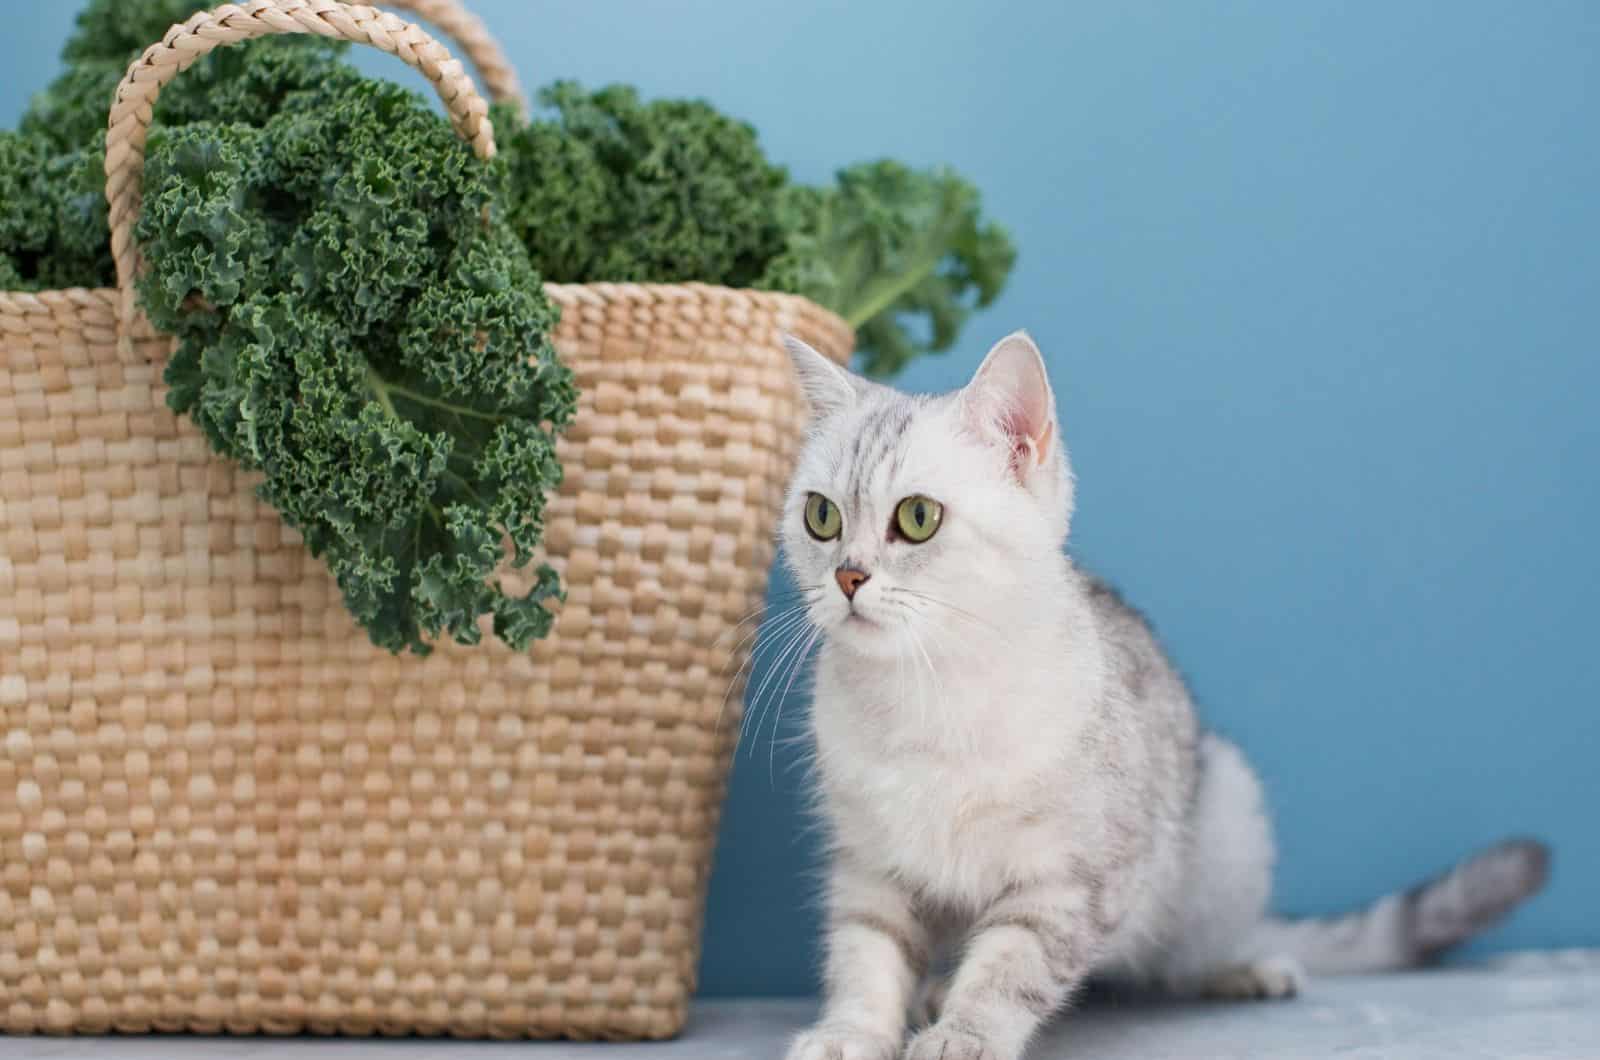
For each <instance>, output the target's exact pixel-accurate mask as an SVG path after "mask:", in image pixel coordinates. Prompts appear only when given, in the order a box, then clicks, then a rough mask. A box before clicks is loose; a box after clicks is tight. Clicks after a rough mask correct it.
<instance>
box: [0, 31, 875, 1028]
mask: <svg viewBox="0 0 1600 1060" xmlns="http://www.w3.org/2000/svg"><path fill="white" fill-rule="evenodd" d="M413 6H417V5H413ZM434 6H435V7H437V6H438V5H437V4H435V5H434ZM291 27H298V28H291ZM269 31H270V32H281V31H291V32H305V31H312V32H325V31H327V32H331V33H333V34H335V35H340V36H347V37H350V38H351V39H356V40H361V41H364V42H367V43H378V44H379V45H380V46H384V44H385V43H387V44H392V45H393V47H387V48H386V50H389V51H392V52H394V53H395V54H397V55H400V56H401V57H402V58H406V59H407V60H408V61H412V60H415V62H414V65H417V66H418V67H419V68H420V69H423V70H424V72H425V73H427V74H428V75H429V76H430V79H432V80H433V81H434V82H435V83H436V84H437V85H439V86H440V92H441V96H443V98H445V99H446V100H447V103H448V104H449V108H450V110H451V112H452V114H453V115H454V117H455V121H456V125H457V128H458V129H459V130H460V131H461V132H462V134H463V136H464V137H465V138H467V139H468V140H469V141H471V142H473V143H474V144H475V145H477V146H478V147H479V150H480V152H485V151H487V150H492V143H493V136H492V132H491V131H490V130H489V129H488V124H487V121H486V120H485V119H484V117H483V114H484V110H483V105H482V101H481V99H479V97H478V96H477V93H476V92H475V91H474V90H473V89H472V88H471V86H470V84H468V83H466V82H465V81H464V79H463V78H462V76H461V73H460V67H459V66H458V65H456V64H454V61H453V60H449V59H448V57H447V56H444V57H441V56H442V49H440V48H439V46H438V45H437V44H435V43H433V42H432V41H431V39H428V38H427V37H426V35H425V34H422V33H421V32H420V31H418V30H416V29H414V28H413V27H410V26H406V25H405V24H404V23H402V22H400V21H399V20H398V19H396V18H394V16H391V15H381V14H379V13H378V12H375V11H373V10H372V9H370V8H355V7H350V8H346V7H343V6H342V5H338V4H334V3H332V2H330V0H255V2H253V3H249V4H245V5H241V6H239V7H227V8H222V9H219V10H218V11H217V12H215V13H213V14H212V15H209V16H197V18H196V19H194V20H191V22H190V23H189V24H187V25H186V27H175V29H174V31H173V33H172V34H169V36H168V38H167V41H166V42H165V43H164V44H163V45H162V46H161V47H159V48H156V49H152V52H151V53H149V54H147V55H146V56H145V58H144V59H142V60H141V61H140V62H139V63H137V64H135V66H134V68H133V69H132V70H131V71H130V74H129V80H128V82H126V83H125V86H124V88H125V91H124V92H123V93H122V94H121V95H120V98H119V102H118V104H117V110H116V112H115V114H116V115H117V116H120V117H121V118H122V119H123V120H124V121H125V122H126V123H127V124H126V125H125V126H124V127H123V130H124V131H123V133H122V134H121V135H120V136H114V140H115V142H114V143H113V146H112V149H111V153H110V157H109V158H108V169H109V170H110V171H111V173H112V177H111V181H110V185H109V188H108V194H109V196H110V198H111V200H112V202H113V204H119V203H120V204H121V205H120V209H121V210H122V211H123V213H122V214H121V217H120V220H121V226H120V230H121V237H122V242H121V244H120V245H118V246H116V249H117V256H118V260H119V266H120V267H125V268H132V267H133V266H134V265H135V264H136V255H135V254H134V252H133V248H132V247H131V244H130V243H129V242H128V241H127V239H126V227H127V223H128V222H129V221H131V219H132V216H133V215H134V213H136V209H137V206H136V202H137V165H136V163H137V161H140V160H142V150H141V148H140V145H142V141H143V123H144V122H146V121H148V118H149V113H150V104H151V101H152V100H153V92H150V91H146V89H147V88H148V86H150V85H155V86H156V87H157V88H159V84H160V83H164V82H165V80H168V79H170V77H171V76H172V75H173V74H175V73H176V71H177V70H178V69H181V67H182V66H184V65H187V62H188V61H192V58H193V56H194V55H195V54H197V52H198V51H199V50H204V46H203V45H196V44H195V42H196V41H202V42H207V43H209V44H213V45H214V44H218V43H230V42H232V41H234V40H239V39H243V38H244V37H246V36H258V35H260V34H261V33H262V32H269ZM435 75H437V76H435ZM129 115H132V116H133V117H132V118H129V117H128V116H129ZM116 120H117V119H116V118H115V117H114V125H113V128H114V131H115V129H116V128H117V125H116V124H115V123H116ZM135 127H137V128H135ZM114 208H116V207H115V206H114ZM122 275H123V276H124V277H126V276H127V275H128V272H127V271H124V272H123V273H122ZM549 290H550V294H551V295H552V296H553V297H554V298H555V299H556V300H557V301H558V302H559V303H560V304H561V305H562V307H563V316H562V322H561V326H560V329H559V331H558V333H557V335H556V345H557V347H558V349H559V350H560V352H561V354H562V355H563V357H564V358H565V360H566V361H567V363H568V364H569V365H571V367H572V368H573V369H574V371H575V372H576V374H577V377H578V381H579V384H580V385H581V387H582V397H581V402H580V408H579V414H578V416H577V419H576V421H575V424H574V426H573V427H572V429H571V430H570V432H569V433H568V434H567V436H566V437H565V438H564V439H563V441H562V443H561V446H560V455H561V458H562V461H563V463H564V465H565V468H566V479H565V483H564V485H563V487H562V489H561V491H560V495H559V498H557V499H556V500H555V501H553V503H552V506H551V510H550V512H549V529H548V533H547V547H548V551H549V556H550V559H551V561H552V562H553V563H554V564H555V565H556V566H557V567H558V569H560V570H561V571H562V574H563V578H564V581H565V583H566V585H567V588H568V591H569V599H568V602H567V604H566V606H565V607H564V608H563V610H562V613H561V615H560V618H559V620H558V622H557V624H556V631H555V633H554V634H553V635H552V636H551V637H550V638H549V639H547V640H544V641H542V642H539V643H538V644H537V645H536V647H535V648H534V650H533V651H531V652H530V653H527V654H521V655H519V654H516V653H513V652H511V651H510V650H509V649H507V648H505V647H504V646H503V645H502V644H500V642H498V641H496V640H494V639H493V638H488V639H486V641H485V643H484V644H482V645H481V646H478V647H475V648H461V647H457V646H455V645H453V644H451V645H443V646H441V647H440V648H439V650H438V651H436V652H435V653H434V654H433V655H432V656H431V657H429V658H427V659H419V658H416V657H411V656H404V657H392V656H390V655H388V654H387V653H385V652H382V651H380V650H378V649H375V648H373V647H372V646H371V645H370V643H369V642H368V640H367V637H366V635H365V633H363V632H362V631H361V630H360V629H359V628H358V627H357V626H356V625H355V623H354V622H353V621H352V619H351V618H350V617H349V615H348V613H347V612H346V610H345V608H344V606H343V603H342V601H341V600H340V597H339V593H338V590H337V587H336V586H335V584H334V583H333V580H332V578H331V577H330V576H329V574H328V573H327V571H326V569H325V568H324V567H323V566H322V565H321V563H320V562H319V561H317V560H315V559H313V558H312V557H311V556H310V555H309V554H308V553H307V552H306V551H305V549H304V548H303V547H302V545H301V543H300V541H299V539H298V537H297V536H296V535H295V533H294V532H293V531H291V530H289V529H288V528H286V527H285V526H284V525H283V524H282V523H281V522H280V520H279V519H278V517H277V514H276V512H275V511H274V510H273V509H272V508H270V507H269V506H267V505H266V504H264V503H262V502H260V501H258V500H256V498H255V496H254V494H253V492H252V489H253V486H254V477H253V476H251V475H247V474H244V473H242V472H239V471H238V470H236V468H235V467H234V466H233V465H232V464H231V463H229V462H227V461H225V460H223V459H222V458H219V457H217V456H215V455H214V454H213V453H212V452H211V451H210V450H209V449H208V448H207V446H206V444H205V442H204V440H203V438H202V436H201V435H200V433H199V431H198V430H196V429H194V428H193V427H192V426H191V425H190V424H189V423H188V422H187V421H183V420H179V419H177V418H176V417H174V416H173V414H172V413H170V412H169V411H168V409H167V408H166V405H165V403H164V393H163V386H162V384H161V369H162V365H163V363H164V361H165V358H166V357H167V355H168V354H169V352H170V349H171V344H170V342H169V340H167V339H165V338H163V337H160V336H156V335H153V334H152V333H151V332H150V329H149V327H148V325H147V324H145V323H144V322H143V321H142V320H139V319H136V318H127V319H122V318H121V314H122V313H123V312H124V309H125V307H126V305H127V303H126V302H125V300H124V299H123V298H122V296H120V295H119V292H118V291H117V290H115V289H107V290H95V291H86V290H67V291H52V292H45V293H41V294H5V293H0V716H3V720H0V730H3V731H0V1029H4V1030H6V1031H10V1032H28V1031H52V1032H72V1031H78V1032H101V1031H108V1030H117V1031H129V1032H139V1031H157V1030H159V1031H179V1030H188V1031H200V1032H217V1031H228V1032H237V1033H249V1032H261V1031H265V1032H278V1033H284V1032H294V1031H301V1030H309V1031H313V1032H319V1033H349V1034H369V1033H386V1034H388V1033H394V1034H399V1033H424V1034H438V1033H449V1034H455V1035H462V1036H494V1037H523V1036H533V1037H552V1036H568V1037H580V1038H587V1037H605V1038H652V1037H662V1036H667V1035H671V1034H674V1033H676V1032H677V1031H678V1030H679V1029H680V1027H681V1026H682V1023H683V1020H684V1017H685V1014H686V1008H687V1002H688V998H689V995H690V992H691V990H692V987H693V982H694V967H695V962H696V958H697V953H698V936H699V926H700V916H701V911H702V907H703V900H704V890H705V885H706V879H707V875H708V869H709V862H710V854H711V844H712V840H713V836H714V833H715V829H716V824H717V817H718V811H719V807H720V802H721V798H722V794H723V790H724V778H725V773H726V769H727V765H728V756H729V751H730V745H731V741H732V739H733V736H734V734H735V733H736V731H737V728H738V721H737V716H738V710H739V706H738V703H739V700H740V698H741V696H742V691H741V688H740V685H739V682H738V680H737V678H736V676H735V675H736V674H737V673H738V672H739V669H740V664H741V663H742V662H743V661H744V656H743V653H742V652H741V651H740V650H739V649H737V648H736V647H735V642H736V641H737V640H739V638H737V637H735V636H733V635H732V632H733V630H734V628H735V626H736V624H737V623H738V622H739V620H740V619H742V618H743V617H744V616H746V615H747V614H749V613H750V612H751V611H752V610H753V609H755V608H757V607H758V606H759V605H760V602H761V598H762V595H763V592H764V588H765V580H766V576H767V570H768V566H769V563H770V560H771V556H772V533H771V528H772V524H773V521H774V519H775V517H776V513H777V511H778V508H779V503H780V497H781V490H782V487H783V482H784V479H785V477H786V474H787V472H788V469H789V466H790V461H791V457H792V453H793V450H794V447H795V443H796V439H797V437H798V434H799V431H800V429H801V422H800V418H801V405H800V401H801V399H800V397H799V395H798V393H797V391H796V388H795V385H794V382H793V380H792V378H791V375H790V371H789V367H788V362H787V360H786V358H785V356H784V354H783V353H782V350H781V346H780V345H779V335H780V333H781V332H783V331H790V332H793V333H795V334H798V335H800V336H801V337H802V338H805V339H806V340H807V341H809V342H811V343H812V344H813V345H815V346H817V347H818V348H819V349H822V350H825V351H827V352H828V353H830V354H831V355H832V356H834V357H836V358H839V359H841V360H842V359H843V358H844V357H845V356H846V355H847V354H848V351H849V347H850V343H851V336H850V333H849V330H848V329H847V328H846V327H845V325H844V324H843V323H842V322H841V321H840V320H839V319H838V318H837V317H835V316H833V315H832V314H829V313H827V312H825V311H823V310H821V309H819V308H817V307H816V306H814V305H813V304H811V303H810V302H807V301H805V300H803V299H800V298H797V297H793V296H787V295H778V294H766V293H758V292H751V291H733V290H727V289H722V288H714V287H706V286H697V285H682V286H677V285H673V286H665V285H658V286H635V285H610V284H592V285H584V286H552V287H550V288H549ZM725 703H726V704H727V708H726V712H725V713H724V704H725Z"/></svg>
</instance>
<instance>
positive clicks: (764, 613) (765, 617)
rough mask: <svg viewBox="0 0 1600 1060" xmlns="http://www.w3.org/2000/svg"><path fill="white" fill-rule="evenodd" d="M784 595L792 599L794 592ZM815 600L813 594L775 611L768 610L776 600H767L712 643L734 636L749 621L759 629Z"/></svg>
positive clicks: (809, 604) (741, 643) (741, 642)
mask: <svg viewBox="0 0 1600 1060" xmlns="http://www.w3.org/2000/svg"><path fill="white" fill-rule="evenodd" d="M798 591H799V592H804V593H810V592H820V591H821V590H820V589H819V590H810V589H803V590H798ZM785 596H787V597H788V599H790V600H792V599H794V596H795V594H793V593H790V594H785ZM815 600H816V597H815V596H806V597H805V599H803V600H802V601H801V602H800V603H797V604H790V605H789V606H788V607H784V608H781V609H779V610H778V611H777V612H775V613H769V610H770V608H771V607H772V604H773V603H775V602H777V601H769V602H767V603H763V604H762V605H761V606H760V607H758V608H756V609H755V610H754V611H751V612H750V613H749V614H747V615H745V616H744V617H743V618H741V619H739V621H737V622H735V623H734V624H733V626H732V627H731V628H729V629H728V630H727V631H725V632H723V633H721V634H719V635H718V637H717V639H716V640H715V641H714V642H713V643H714V644H721V643H722V642H723V641H725V640H727V639H730V638H732V637H733V636H735V635H736V634H737V633H738V632H739V630H740V629H742V628H743V627H744V626H747V625H749V624H750V623H751V622H754V623H755V624H756V629H757V630H758V631H759V630H760V629H761V626H762V624H763V623H764V622H768V621H776V620H777V619H779V618H782V617H783V616H784V615H791V614H793V613H794V612H796V611H800V610H804V609H805V608H807V607H810V606H811V604H812V603H814V602H815ZM748 639H749V637H748V636H746V637H745V638H744V640H741V641H740V642H739V643H738V645H736V646H735V647H734V649H733V650H734V651H736V652H737V651H738V650H739V649H740V648H742V647H744V642H745V640H748Z"/></svg>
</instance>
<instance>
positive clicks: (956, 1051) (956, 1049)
mask: <svg viewBox="0 0 1600 1060" xmlns="http://www.w3.org/2000/svg"><path fill="white" fill-rule="evenodd" d="M905 1060H1010V1058H1009V1057H1006V1056H1003V1055H1001V1053H1000V1052H999V1050H997V1049H995V1048H994V1047H993V1046H992V1045H990V1044H989V1043H988V1042H987V1041H985V1040H984V1039H982V1038H980V1037H978V1036H977V1035H976V1034H973V1033H971V1032H970V1031H964V1030H954V1029H950V1028H945V1027H941V1026H939V1025H938V1024H937V1023H936V1024H934V1025H933V1026H932V1027H929V1028H928V1029H927V1030H925V1031H923V1032H922V1033H921V1034H919V1035H917V1036H916V1037H915V1038H913V1039H911V1045H910V1046H909V1047H907V1049H906V1056H905Z"/></svg>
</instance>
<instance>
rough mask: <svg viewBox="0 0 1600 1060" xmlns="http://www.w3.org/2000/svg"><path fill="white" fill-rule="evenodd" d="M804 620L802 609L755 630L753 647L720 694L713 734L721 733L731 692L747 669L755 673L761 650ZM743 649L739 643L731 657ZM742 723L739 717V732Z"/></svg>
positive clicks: (735, 656)
mask: <svg viewBox="0 0 1600 1060" xmlns="http://www.w3.org/2000/svg"><path fill="white" fill-rule="evenodd" d="M806 620H807V618H806V615H805V613H804V611H803V609H802V610H798V611H795V612H792V613H786V614H785V615H782V616H780V617H779V618H778V619H777V620H775V621H774V622H773V624H772V625H771V626H770V627H763V628H761V629H757V630H756V637H757V640H756V644H755V647H753V648H751V649H750V651H749V652H747V653H746V654H745V657H744V659H743V660H742V661H741V662H740V663H739V668H738V669H737V670H735V671H734V674H733V678H732V680H730V681H729V682H728V690H727V691H726V692H724V693H723V694H722V707H721V708H720V709H719V710H718V711H717V724H716V728H715V729H713V732H721V731H722V719H723V718H724V717H725V716H726V715H727V713H728V702H729V700H731V699H732V698H733V691H734V689H736V688H738V687H739V682H740V679H741V678H742V677H744V676H748V675H747V674H746V673H745V671H746V670H747V669H748V670H749V671H750V672H751V673H754V672H755V664H756V660H757V658H758V657H759V656H760V654H761V650H762V648H763V647H766V646H770V645H771V643H772V642H773V641H774V640H777V639H778V638H779V637H780V636H782V635H783V634H784V633H787V632H790V631H791V630H793V629H795V628H797V627H798V626H800V625H801V624H802V623H804V622H805V621H806ZM763 632H765V633H766V639H765V641H764V642H763V641H762V640H761V639H760V636H761V634H762V633H763ZM745 639H746V641H748V640H749V638H748V637H747V638H745ZM743 647H744V643H743V642H741V643H740V646H739V648H736V649H734V652H733V657H734V658H737V657H738V652H739V651H740V650H742V649H743ZM731 662H732V659H730V660H729V664H731ZM729 664H724V665H723V667H722V671H723V673H727V671H728V665H729ZM744 722H745V719H744V718H743V717H742V716H741V717H740V721H739V728H740V730H741V732H742V731H743V729H744Z"/></svg>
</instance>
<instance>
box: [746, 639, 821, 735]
mask: <svg viewBox="0 0 1600 1060" xmlns="http://www.w3.org/2000/svg"><path fill="white" fill-rule="evenodd" d="M808 624H809V619H808V620H806V621H805V622H802V623H801V624H799V625H798V626H794V627H791V630H792V632H790V634H789V635H788V637H787V640H786V641H785V642H784V646H783V647H782V648H781V649H779V652H778V657H777V659H776V661H774V662H773V664H772V668H771V669H769V670H768V671H767V676H766V677H765V678H763V679H762V681H761V687H760V688H758V689H756V694H755V696H754V697H752V698H751V699H750V701H749V702H748V703H747V704H746V713H745V718H746V721H748V719H749V717H750V715H751V714H755V715H757V717H756V727H755V736H756V738H758V739H759V738H760V735H761V722H762V719H763V718H764V717H765V714H766V710H765V709H764V708H761V703H762V697H763V696H764V695H765V694H766V691H767V688H768V687H769V686H770V685H771V684H772V682H773V679H774V678H775V677H776V676H777V675H778V674H779V673H780V672H781V670H782V668H783V666H784V664H785V663H786V662H787V661H788V660H789V658H790V656H791V654H792V653H793V652H794V649H795V648H796V647H797V646H798V645H799V644H801V642H802V640H803V638H805V637H806V636H807V634H808V632H809V631H808V630H807V629H806V626H807V625H808ZM769 706H770V704H769ZM744 736H745V732H744V726H741V727H740V733H739V743H743V742H744ZM736 746H737V745H736ZM753 746H754V745H753V744H752V748H753Z"/></svg>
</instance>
